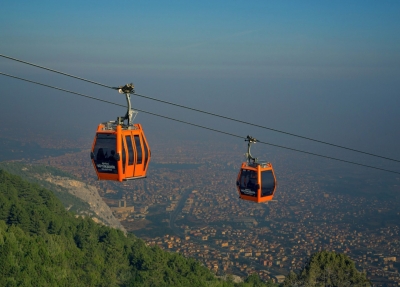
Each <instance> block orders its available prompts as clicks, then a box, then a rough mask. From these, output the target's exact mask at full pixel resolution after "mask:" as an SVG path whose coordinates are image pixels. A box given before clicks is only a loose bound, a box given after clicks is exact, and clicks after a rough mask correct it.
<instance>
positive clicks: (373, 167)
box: [0, 72, 400, 174]
mask: <svg viewBox="0 0 400 287" xmlns="http://www.w3.org/2000/svg"><path fill="white" fill-rule="evenodd" d="M0 75H3V76H7V77H10V78H14V79H17V80H21V81H25V82H29V83H32V84H36V85H40V86H44V87H48V88H51V89H56V90H59V91H63V92H67V93H70V94H74V95H78V96H81V97H85V98H89V99H92V100H96V101H100V102H104V103H107V104H112V105H115V106H120V107H124V108H126V106H124V105H121V104H117V103H113V102H109V101H106V100H102V99H99V98H96V97H92V96H88V95H85V94H81V93H77V92H73V91H69V90H66V89H62V88H58V87H54V86H50V85H47V84H43V83H39V82H35V81H31V80H27V79H24V78H21V77H16V76H12V75H9V74H6V73H2V72H0ZM135 110H136V111H139V112H142V113H146V114H149V115H152V116H156V117H160V118H164V119H168V120H172V121H175V122H179V123H183V124H187V125H191V126H195V127H198V128H202V129H206V130H209V131H213V132H217V133H220V134H225V135H229V136H232V137H236V138H240V139H245V138H244V137H243V136H239V135H236V134H233V133H229V132H225V131H221V130H217V129H214V128H210V127H206V126H202V125H198V124H194V123H190V122H187V121H182V120H178V119H175V118H171V117H167V116H163V115H159V114H156V113H152V112H148V111H144V110H140V109H136V108H135ZM257 142H259V143H261V144H265V145H269V146H274V147H278V148H282V149H286V150H291V151H295V152H299V153H304V154H308V155H313V156H318V157H322V158H326V159H331V160H336V161H339V162H344V163H349V164H353V165H357V166H363V167H368V168H372V169H376V170H381V171H385V172H390V173H395V174H400V172H397V171H393V170H388V169H383V168H379V167H375V166H370V165H365V164H361V163H357V162H352V161H348V160H343V159H339V158H335V157H330V156H325V155H321V154H317V153H312V152H307V151H303V150H299V149H294V148H290V147H285V146H281V145H277V144H272V143H268V142H263V141H257Z"/></svg>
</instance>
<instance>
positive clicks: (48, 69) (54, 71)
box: [0, 54, 118, 90]
mask: <svg viewBox="0 0 400 287" xmlns="http://www.w3.org/2000/svg"><path fill="white" fill-rule="evenodd" d="M0 57H3V58H7V59H9V60H13V61H17V62H20V63H23V64H27V65H30V66H33V67H36V68H40V69H44V70H47V71H50V72H53V73H57V74H60V75H64V76H67V77H71V78H74V79H77V80H81V81H85V82H88V83H91V84H95V85H98V86H102V87H105V88H110V89H114V90H117V89H118V88H117V87H111V86H107V85H104V84H102V83H97V82H95V81H91V80H88V79H84V78H81V77H77V76H74V75H70V74H67V73H64V72H60V71H57V70H53V69H50V68H46V67H43V66H39V65H36V64H33V63H29V62H26V61H23V60H19V59H16V58H13V57H9V56H6V55H2V54H0Z"/></svg>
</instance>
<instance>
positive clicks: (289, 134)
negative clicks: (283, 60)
mask: <svg viewBox="0 0 400 287" xmlns="http://www.w3.org/2000/svg"><path fill="white" fill-rule="evenodd" d="M0 57H3V58H7V59H10V60H13V61H17V62H20V63H24V64H27V65H31V66H34V67H37V68H41V69H44V70H47V71H50V72H54V73H58V74H61V75H64V76H68V77H71V78H74V79H78V80H81V81H85V82H88V83H92V84H95V85H99V86H102V87H105V88H110V89H114V90H115V89H118V88H117V87H111V86H108V85H104V84H101V83H98V82H94V81H91V80H87V79H84V78H81V77H77V76H74V75H70V74H67V73H63V72H60V71H56V70H53V69H50V68H46V67H43V66H40V65H36V64H33V63H30V62H27V61H23V60H19V59H16V58H13V57H9V56H6V55H2V54H0ZM133 95H135V96H138V97H142V98H145V99H149V100H152V101H157V102H160V103H164V104H168V105H172V106H176V107H179V108H184V109H188V110H191V111H196V112H199V113H203V114H206V115H210V116H214V117H218V118H222V119H226V120H230V121H234V122H238V123H242V124H246V125H250V126H254V127H257V128H262V129H266V130H270V131H273V132H277V133H281V134H285V135H288V136H293V137H297V138H301V139H304V140H308V141H313V142H317V143H320V144H324V145H329V146H333V147H336V148H340V149H344V150H349V151H352V152H357V153H361V154H365V155H369V156H373V157H377V158H381V159H385V160H390V161H395V162H400V160H397V159H393V158H389V157H385V156H381V155H377V154H373V153H369V152H365V151H361V150H357V149H353V148H349V147H345V146H341V145H337V144H333V143H329V142H325V141H322V140H317V139H313V138H310V137H306V136H301V135H298V134H294V133H289V132H285V131H282V130H278V129H274V128H270V127H266V126H262V125H259V124H255V123H251V122H247V121H243V120H239V119H235V118H231V117H227V116H223V115H218V114H215V113H211V112H207V111H203V110H200V109H196V108H191V107H188V106H184V105H180V104H176V103H172V102H168V101H164V100H160V99H157V98H152V97H149V96H145V95H141V94H137V93H134V94H133Z"/></svg>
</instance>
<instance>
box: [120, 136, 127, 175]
mask: <svg viewBox="0 0 400 287" xmlns="http://www.w3.org/2000/svg"><path fill="white" fill-rule="evenodd" d="M121 142H122V143H123V142H124V137H123V136H121ZM125 163H126V150H125V146H124V145H122V171H123V173H125Z"/></svg>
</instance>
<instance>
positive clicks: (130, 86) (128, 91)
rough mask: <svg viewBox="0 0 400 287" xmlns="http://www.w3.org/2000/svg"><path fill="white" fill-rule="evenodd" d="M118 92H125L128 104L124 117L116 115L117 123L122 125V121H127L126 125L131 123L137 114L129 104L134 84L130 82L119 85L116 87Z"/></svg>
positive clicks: (133, 91)
mask: <svg viewBox="0 0 400 287" xmlns="http://www.w3.org/2000/svg"><path fill="white" fill-rule="evenodd" d="M118 92H119V93H120V94H125V96H126V103H127V105H128V110H127V111H126V114H125V116H124V117H118V124H119V125H123V123H124V121H125V120H127V121H128V127H129V126H132V125H133V120H134V119H135V117H136V115H137V113H138V112H137V111H135V110H132V105H131V94H133V93H135V86H134V85H133V84H132V83H130V84H126V85H125V86H121V87H119V88H118Z"/></svg>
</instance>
